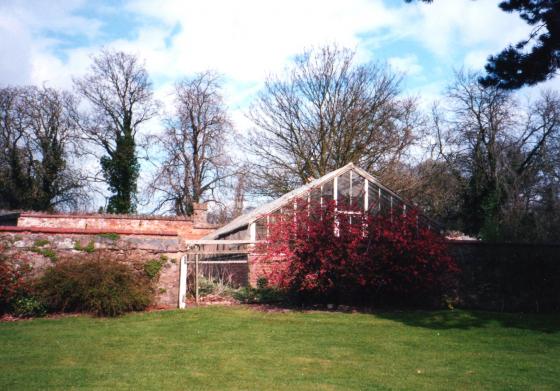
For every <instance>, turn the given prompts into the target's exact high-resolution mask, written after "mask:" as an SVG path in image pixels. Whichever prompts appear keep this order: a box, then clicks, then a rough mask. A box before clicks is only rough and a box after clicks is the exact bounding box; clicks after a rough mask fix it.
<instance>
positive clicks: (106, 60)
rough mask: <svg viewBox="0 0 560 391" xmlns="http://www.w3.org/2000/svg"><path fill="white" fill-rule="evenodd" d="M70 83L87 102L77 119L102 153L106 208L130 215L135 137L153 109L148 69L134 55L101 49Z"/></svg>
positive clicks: (134, 182) (133, 200) (133, 207)
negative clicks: (85, 72) (87, 110)
mask: <svg viewBox="0 0 560 391" xmlns="http://www.w3.org/2000/svg"><path fill="white" fill-rule="evenodd" d="M74 83H75V86H76V89H77V91H78V92H79V94H80V95H81V96H83V97H84V98H86V99H87V100H88V101H89V103H90V105H91V112H90V113H89V115H88V116H87V119H86V120H85V121H83V122H82V125H83V126H82V127H83V130H84V134H85V135H86V138H87V140H89V141H90V142H92V143H93V144H95V145H97V146H98V147H100V148H101V149H102V151H103V152H104V155H103V156H102V157H101V159H100V164H101V169H102V172H103V177H104V178H105V181H106V182H107V184H108V186H109V190H110V191H111V192H112V193H113V194H112V195H111V197H110V198H109V202H108V205H107V211H108V212H109V213H133V212H134V211H135V210H136V193H137V180H138V173H139V163H138V156H137V151H136V136H137V133H138V129H139V128H140V126H141V125H142V124H143V123H144V122H146V121H148V120H149V119H150V118H152V117H153V116H154V115H155V114H156V113H157V104H156V102H155V101H154V99H153V93H152V85H151V83H150V81H149V79H148V73H147V71H146V69H145V68H144V65H143V64H141V63H140V61H139V60H138V58H137V57H136V56H134V55H130V54H126V53H124V52H119V51H110V50H103V51H102V52H101V53H100V54H99V55H98V56H97V57H95V58H93V63H92V65H91V68H90V72H89V74H88V75H86V76H84V77H83V78H81V79H76V80H74Z"/></svg>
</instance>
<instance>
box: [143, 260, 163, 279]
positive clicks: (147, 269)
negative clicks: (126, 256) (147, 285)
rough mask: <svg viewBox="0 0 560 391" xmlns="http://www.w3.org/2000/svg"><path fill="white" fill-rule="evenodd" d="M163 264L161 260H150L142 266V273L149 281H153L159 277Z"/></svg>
mask: <svg viewBox="0 0 560 391" xmlns="http://www.w3.org/2000/svg"><path fill="white" fill-rule="evenodd" d="M164 264H165V261H162V260H161V258H160V259H150V260H148V261H147V262H146V263H145V264H144V273H146V276H148V278H149V279H150V280H153V279H155V278H156V277H157V276H158V275H159V272H160V271H161V268H162V267H163V265H164Z"/></svg>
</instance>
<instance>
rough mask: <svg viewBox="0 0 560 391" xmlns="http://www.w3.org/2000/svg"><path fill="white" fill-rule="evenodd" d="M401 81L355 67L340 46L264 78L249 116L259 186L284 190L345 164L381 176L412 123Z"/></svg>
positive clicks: (407, 141) (408, 137) (379, 69)
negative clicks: (401, 93) (278, 73)
mask: <svg viewBox="0 0 560 391" xmlns="http://www.w3.org/2000/svg"><path fill="white" fill-rule="evenodd" d="M399 83H400V79H399V77H398V76H396V75H395V74H392V73H391V72H390V71H389V70H388V69H386V68H384V67H383V66H380V65H376V64H366V65H356V64H355V63H354V53H353V52H351V51H349V50H346V49H339V48H337V47H335V46H330V47H323V48H320V49H317V50H310V51H306V52H304V53H303V54H301V55H299V56H298V57H297V58H296V59H295V61H294V64H293V66H292V67H291V69H290V70H289V71H288V73H287V75H286V76H285V77H284V78H279V77H271V78H269V79H268V80H267V81H266V83H265V86H264V89H263V90H262V91H261V93H260V94H259V96H258V98H257V100H256V103H255V104H254V105H253V107H252V108H251V110H250V113H249V117H250V119H251V120H252V121H253V122H254V124H255V125H256V129H254V130H253V131H252V132H251V134H250V136H249V137H248V140H247V143H246V144H247V151H248V152H249V153H250V154H251V155H252V156H253V157H254V159H252V162H251V164H252V167H253V175H254V176H255V178H256V179H257V181H258V182H259V187H260V188H261V189H263V191H264V192H265V193H266V194H268V195H278V194H283V193H285V192H286V191H289V190H291V189H293V188H294V187H296V186H298V185H300V184H302V183H305V182H307V181H308V180H309V179H310V178H317V177H319V176H322V175H324V174H326V173H327V172H329V171H331V170H333V169H336V168H339V167H341V166H343V165H345V164H347V163H349V162H354V163H356V164H359V165H360V166H361V167H363V168H364V169H366V170H369V171H372V172H374V173H376V174H377V175H381V176H382V175H383V172H384V170H386V169H387V168H389V167H390V166H391V165H392V164H394V163H395V162H398V161H399V160H400V159H401V158H402V156H403V154H404V153H405V152H406V151H407V149H408V147H409V146H410V145H411V144H412V143H413V141H414V130H415V125H416V123H417V121H418V115H417V112H416V104H415V102H414V100H411V99H401V98H399Z"/></svg>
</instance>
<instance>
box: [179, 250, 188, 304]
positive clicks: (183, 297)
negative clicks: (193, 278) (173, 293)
mask: <svg viewBox="0 0 560 391" xmlns="http://www.w3.org/2000/svg"><path fill="white" fill-rule="evenodd" d="M187 257H188V255H183V256H182V257H181V262H180V263H179V308H180V309H184V308H185V307H186V306H187V302H186V301H187V272H188V269H187V267H188V266H187Z"/></svg>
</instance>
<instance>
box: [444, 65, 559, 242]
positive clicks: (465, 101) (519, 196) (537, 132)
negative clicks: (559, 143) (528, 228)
mask: <svg viewBox="0 0 560 391" xmlns="http://www.w3.org/2000/svg"><path fill="white" fill-rule="evenodd" d="M478 79H479V75H477V74H473V73H465V72H459V73H458V74H457V77H456V80H455V82H454V83H453V84H452V86H451V87H450V88H449V90H448V93H447V98H448V99H447V103H448V104H447V107H445V108H444V109H443V110H439V109H435V110H434V116H433V126H434V129H435V131H436V136H437V137H436V138H437V140H438V148H439V152H440V156H441V157H442V158H443V160H444V161H445V162H446V164H447V166H448V168H449V170H450V172H452V173H453V175H454V176H455V178H456V180H457V181H458V184H459V186H458V188H459V189H460V190H459V191H460V193H461V195H460V200H461V204H462V205H461V213H460V218H461V220H462V225H463V229H464V230H465V231H467V232H468V233H471V234H480V235H482V236H483V237H485V238H502V239H503V238H509V239H511V238H519V237H520V236H521V235H525V234H526V233H525V234H521V233H520V232H518V233H517V234H514V233H513V231H515V230H516V229H517V228H515V229H513V230H512V227H514V226H515V225H516V224H515V223H514V220H516V219H517V220H519V221H521V220H522V219H525V217H527V216H528V214H531V213H533V212H534V208H533V206H531V204H534V200H537V199H542V196H541V195H536V193H535V192H537V193H538V192H539V191H540V190H539V186H538V182H539V181H540V180H539V176H544V177H548V174H544V171H543V170H544V169H545V167H547V166H550V165H551V164H552V165H553V164H554V163H552V161H551V160H549V159H548V160H547V159H545V156H547V151H549V150H550V148H551V147H552V143H553V141H554V140H555V138H556V137H558V135H559V134H560V127H559V125H560V116H559V113H560V111H559V110H560V99H558V96H557V95H556V94H552V93H545V94H544V95H543V96H542V97H541V98H540V99H538V100H537V101H535V102H533V103H530V104H529V105H527V106H522V105H520V104H519V102H517V100H516V99H515V98H514V96H513V95H512V94H511V93H510V92H507V91H504V90H501V89H498V88H497V87H486V88H485V87H482V86H481V85H480V83H478ZM508 231H509V233H508Z"/></svg>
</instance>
